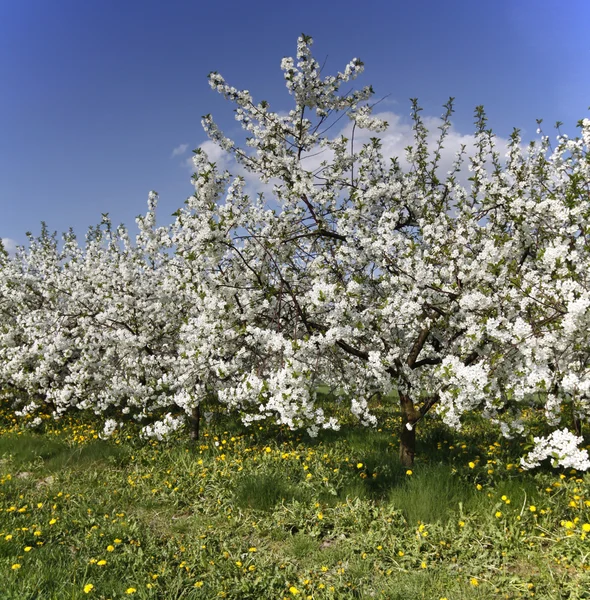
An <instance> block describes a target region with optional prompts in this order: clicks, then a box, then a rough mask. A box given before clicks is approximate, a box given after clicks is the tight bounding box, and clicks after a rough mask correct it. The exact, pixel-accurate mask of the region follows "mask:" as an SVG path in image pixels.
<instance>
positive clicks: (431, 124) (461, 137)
mask: <svg viewBox="0 0 590 600" xmlns="http://www.w3.org/2000/svg"><path fill="white" fill-rule="evenodd" d="M374 116H376V117H378V118H380V119H383V120H384V121H387V123H388V127H387V129H386V130H385V131H383V132H382V133H374V132H372V131H368V130H363V129H358V128H357V129H355V134H354V149H355V151H358V150H360V149H361V148H362V146H363V144H365V143H367V142H369V140H370V138H372V137H378V138H380V140H381V145H382V146H381V148H382V152H383V157H384V158H385V159H386V160H387V159H389V158H393V157H398V158H399V163H400V166H401V167H402V169H403V170H404V171H407V170H408V169H409V164H408V162H407V160H406V151H405V148H407V147H408V146H411V145H414V132H413V130H412V127H413V122H412V121H411V120H410V119H408V118H406V117H403V116H402V115H400V114H397V113H394V112H392V111H383V112H380V113H374ZM422 121H423V123H424V125H425V127H426V128H427V129H428V132H429V133H428V138H427V141H428V146H429V151H430V157H429V161H430V160H432V158H433V155H434V151H435V150H436V148H437V145H438V139H439V137H440V130H439V129H438V127H439V126H440V125H441V123H442V121H441V119H440V118H439V117H434V116H424V115H423V116H422ZM341 135H344V136H345V137H347V138H348V139H351V137H352V121H348V122H346V121H344V120H343V125H342V126H341V128H340V130H334V136H335V137H339V136H341ZM494 143H495V146H496V151H497V152H498V154H499V156H500V163H501V164H505V157H504V155H505V154H506V152H507V149H508V139H507V138H502V137H499V136H497V137H495V139H494ZM463 145H464V146H465V153H464V155H463V164H462V168H461V171H460V173H459V174H458V176H457V181H458V183H459V184H461V185H462V186H464V187H465V188H466V189H468V190H469V189H470V186H471V183H470V182H469V181H468V178H469V177H470V176H471V174H470V173H469V171H468V166H469V157H470V156H473V154H474V149H475V135H474V134H463V133H460V132H459V131H457V130H456V129H455V128H454V127H453V126H451V127H450V128H449V129H448V131H447V136H446V138H445V140H444V141H443V148H442V149H441V151H440V154H441V156H440V159H439V161H438V168H437V175H438V177H439V179H441V180H442V181H444V180H446V178H447V173H448V172H449V171H450V170H451V169H452V166H453V163H454V162H455V160H456V157H457V154H458V152H459V151H460V150H461V146H463ZM199 147H200V148H202V149H203V150H204V151H205V152H206V153H207V156H208V157H209V160H210V161H211V162H215V163H217V167H218V168H219V170H220V171H224V170H225V169H227V170H228V171H229V172H230V173H231V174H232V175H234V176H235V175H241V176H242V177H244V179H245V181H246V193H249V194H256V193H258V192H262V191H264V192H267V193H268V192H270V191H271V190H272V186H269V185H268V184H267V185H265V184H263V183H262V182H261V181H260V179H259V177H258V176H257V175H256V174H255V173H250V172H248V171H246V169H244V167H243V166H242V165H239V164H237V163H236V161H235V160H234V158H233V156H231V155H230V154H229V153H228V152H225V151H224V150H222V149H221V148H220V147H219V146H218V145H217V144H215V143H214V142H212V141H211V140H207V141H206V142H203V143H202V144H201V145H200V146H199ZM521 147H522V148H523V150H525V149H526V147H525V146H524V145H522V146H521ZM331 158H332V152H331V150H329V149H324V150H322V151H319V152H318V150H317V149H316V150H314V151H312V152H311V153H310V154H309V155H308V156H305V155H304V156H303V157H302V160H303V161H304V162H303V165H304V167H305V168H306V169H307V170H308V171H311V172H315V171H317V170H318V169H320V166H321V163H322V162H323V161H327V162H328V163H329V162H330V160H331ZM185 165H186V166H187V168H188V169H189V170H190V172H191V174H192V173H193V172H194V167H193V162H192V158H187V159H186V160H185ZM487 170H488V172H491V169H490V167H489V165H488V168H487Z"/></svg>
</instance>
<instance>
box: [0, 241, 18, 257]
mask: <svg viewBox="0 0 590 600" xmlns="http://www.w3.org/2000/svg"><path fill="white" fill-rule="evenodd" d="M2 245H3V246H4V249H5V250H7V251H8V252H9V253H10V254H13V253H14V252H15V251H16V242H15V241H14V240H11V239H10V238H2Z"/></svg>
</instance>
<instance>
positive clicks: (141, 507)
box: [0, 411, 590, 600]
mask: <svg viewBox="0 0 590 600" xmlns="http://www.w3.org/2000/svg"><path fill="white" fill-rule="evenodd" d="M0 418H1V419H2V423H3V425H2V426H1V429H0V599H2V600H8V599H11V600H26V599H40V600H65V599H77V598H96V599H99V598H101V599H107V598H110V599H112V600H114V599H115V598H133V599H134V600H136V599H140V598H141V599H144V598H145V599H148V598H151V599H155V598H159V599H165V600H173V599H181V598H182V599H187V600H188V599H209V598H211V599H213V598H232V599H236V600H247V599H253V600H254V599H256V600H264V599H269V600H270V599H272V600H280V599H282V598H289V599H293V598H294V599H297V600H302V599H318V600H319V599H340V598H343V599H345V598H359V599H368V598H383V599H387V600H393V599H397V598H399V599H403V600H412V599H415V598H424V599H426V600H439V599H442V598H447V599H448V600H459V599H478V598H480V599H481V598H531V597H535V598H543V599H545V598H548V599H549V598H564V599H565V598H568V599H575V598H590V566H589V562H588V557H589V556H590V476H589V475H583V474H581V473H576V472H573V471H563V472H562V471H553V470H551V469H550V468H547V469H545V470H539V471H537V472H533V473H527V472H522V471H521V470H520V469H519V466H518V456H519V455H520V454H521V453H522V448H520V447H519V446H518V445H517V444H514V443H513V444H509V443H506V442H504V441H502V440H500V438H499V437H498V433H497V432H496V431H494V430H492V429H491V428H489V427H488V426H487V425H486V424H485V423H484V422H482V421H481V420H477V419H473V420H472V421H470V422H468V423H467V424H466V426H465V428H464V430H463V431H462V432H460V433H457V432H449V431H448V430H447V429H446V428H445V427H444V426H443V425H442V424H441V423H440V422H439V421H437V420H436V419H429V420H428V421H427V422H425V423H422V424H421V425H422V427H421V428H420V430H419V434H418V435H419V439H420V444H419V452H418V457H417V461H416V465H415V467H414V469H412V471H406V469H403V468H401V467H400V466H399V464H398V462H397V460H396V455H397V429H398V420H397V419H396V417H395V416H394V415H389V416H388V415H387V414H385V415H384V416H383V419H382V421H381V423H382V424H381V427H380V428H379V429H363V428H361V427H359V426H354V425H352V424H350V425H348V426H346V427H343V429H342V430H341V431H340V432H328V433H324V434H321V435H320V437H318V438H316V439H311V438H309V437H307V435H305V434H298V433H291V432H288V431H281V430H279V429H278V428H276V427H273V426H266V427H260V428H258V426H256V428H255V429H245V428H244V427H243V426H241V425H240V424H239V423H236V422H232V421H228V420H225V421H224V420H218V421H216V422H214V423H212V424H211V425H210V426H205V428H204V430H203V432H202V436H201V440H200V441H199V442H198V443H197V444H196V445H192V446H191V445H190V444H189V443H188V442H187V441H186V440H184V439H182V438H181V437H178V438H176V439H174V440H173V441H172V442H169V443H163V442H142V441H141V440H139V439H138V438H137V436H136V435H135V434H134V433H133V432H132V431H131V430H130V429H129V430H124V431H121V432H119V433H118V434H117V435H116V436H115V437H114V438H112V439H110V440H108V441H103V440H100V439H99V438H98V436H97V431H96V430H95V426H96V425H95V424H93V423H92V421H91V420H89V419H88V418H86V417H81V418H80V420H78V421H73V420H67V421H64V422H62V423H60V424H59V426H57V425H56V424H55V423H53V422H52V421H51V420H47V421H46V422H45V424H44V426H43V428H42V431H40V432H33V431H28V430H26V429H21V428H19V427H18V426H17V425H16V424H15V422H14V421H13V420H12V418H11V417H10V414H9V413H7V412H6V411H5V412H4V413H3V414H2V415H0Z"/></svg>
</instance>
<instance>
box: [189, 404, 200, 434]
mask: <svg viewBox="0 0 590 600" xmlns="http://www.w3.org/2000/svg"><path fill="white" fill-rule="evenodd" d="M190 424H191V440H192V441H193V442H196V441H197V440H198V439H199V427H200V425H201V405H200V404H199V405H197V406H195V407H194V408H193V411H192V413H191V418H190Z"/></svg>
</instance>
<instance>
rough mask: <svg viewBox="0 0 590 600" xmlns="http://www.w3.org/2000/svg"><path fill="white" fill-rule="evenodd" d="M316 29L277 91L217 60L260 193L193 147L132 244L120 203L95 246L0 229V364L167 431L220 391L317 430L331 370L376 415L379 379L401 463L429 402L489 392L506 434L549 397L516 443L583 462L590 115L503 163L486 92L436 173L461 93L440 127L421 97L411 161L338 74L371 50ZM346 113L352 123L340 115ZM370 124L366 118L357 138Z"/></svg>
mask: <svg viewBox="0 0 590 600" xmlns="http://www.w3.org/2000/svg"><path fill="white" fill-rule="evenodd" d="M311 45H312V40H311V38H308V37H306V36H302V37H300V38H299V40H298V45H297V56H296V58H295V59H290V58H285V59H283V62H282V65H281V66H282V70H283V72H284V77H285V81H286V84H287V88H288V90H289V91H290V93H291V94H292V96H293V98H294V107H293V109H292V110H290V111H289V112H288V113H286V114H284V113H277V112H272V111H271V110H270V107H269V105H268V103H267V102H264V101H261V102H258V103H255V102H254V100H253V98H252V96H251V94H250V93H249V92H248V91H240V90H237V89H235V88H233V87H231V86H230V85H228V84H227V83H226V82H225V80H224V79H223V77H222V76H221V75H219V74H218V73H212V74H211V75H210V77H209V81H210V84H211V87H212V88H213V89H215V90H216V91H218V92H219V93H221V94H222V95H223V96H224V97H225V98H226V99H228V100H230V101H231V102H233V103H234V104H235V105H236V109H235V115H236V118H237V120H238V121H239V122H240V123H241V125H242V127H243V128H244V130H245V131H246V134H247V136H248V138H247V142H246V146H245V147H240V146H238V144H236V143H235V142H234V141H232V140H230V139H229V138H227V137H226V136H225V135H224V134H223V133H222V132H221V131H220V130H219V128H218V127H217V125H216V124H215V122H214V120H213V119H212V117H211V116H209V115H208V116H206V117H204V119H203V125H204V127H205V130H206V131H207V133H208V134H209V136H210V137H211V139H212V140H213V141H215V142H216V143H218V144H219V145H220V146H221V148H223V149H224V150H225V151H226V152H228V153H230V154H231V155H232V156H233V157H234V159H235V163H236V165H237V167H238V168H240V169H243V170H245V171H246V172H247V173H251V174H253V175H255V176H256V177H257V178H259V179H260V181H261V182H263V184H265V185H266V189H267V191H266V192H265V193H260V194H258V195H257V196H256V197H254V196H252V195H249V194H248V193H247V189H246V180H245V178H244V177H240V176H235V177H232V175H230V173H228V172H227V171H224V172H221V170H220V169H219V168H218V166H217V165H216V164H215V163H212V162H210V161H209V159H208V157H207V155H206V153H205V152H203V151H202V150H199V151H196V153H195V157H194V162H195V170H196V172H195V174H194V180H193V181H194V184H195V193H194V195H193V196H191V197H190V198H188V199H187V201H186V203H185V206H184V207H183V208H181V209H179V210H178V211H177V212H176V213H175V217H176V218H175V221H174V222H173V223H172V224H171V225H170V227H168V228H156V227H155V221H154V218H155V217H154V210H155V197H150V205H149V211H148V214H147V215H146V217H145V218H141V219H139V220H138V223H139V225H140V235H139V236H138V238H137V240H136V245H135V247H133V246H132V245H131V243H130V241H129V238H128V235H127V232H126V230H124V229H118V230H116V232H112V231H111V230H110V224H109V223H108V221H107V222H106V224H105V227H106V228H107V229H106V231H103V232H102V233H101V232H100V231H96V230H95V231H94V233H93V234H92V235H90V236H89V237H88V239H87V247H86V249H82V248H79V247H78V246H77V245H76V243H75V241H74V238H73V237H66V243H65V246H64V252H65V254H62V255H59V253H58V252H57V248H56V246H55V244H53V243H52V242H51V241H50V240H49V238H47V236H46V235H45V234H44V235H45V237H44V238H43V240H41V241H40V242H39V243H38V244H32V245H31V249H30V250H29V251H28V252H27V251H25V250H22V251H21V252H20V254H18V255H17V257H16V258H15V259H9V258H8V257H7V256H6V255H5V253H1V252H0V315H1V317H0V318H1V319H2V321H1V323H0V325H1V329H0V383H2V382H4V383H6V382H8V383H9V384H10V385H14V384H16V383H19V384H20V385H21V387H22V388H25V389H26V390H27V391H28V392H31V393H32V392H34V393H35V394H37V395H39V396H43V395H45V397H46V398H50V399H51V402H53V403H54V405H55V410H56V412H57V413H59V414H61V412H63V411H65V410H68V408H70V407H76V408H80V407H82V408H91V409H92V410H94V411H95V412H97V413H102V414H104V415H105V417H108V420H107V423H106V430H105V431H106V433H108V432H109V431H112V430H113V428H114V427H115V426H116V422H115V421H114V420H113V419H112V418H111V416H112V415H113V414H115V411H114V410H113V409H117V410H123V411H124V412H127V413H128V414H132V415H133V416H135V417H136V418H137V419H139V420H140V421H145V422H146V426H145V428H144V432H145V433H146V434H147V435H154V436H156V437H162V436H163V435H165V434H166V433H167V432H169V431H171V430H173V429H176V428H178V427H179V426H181V425H182V424H183V422H185V421H187V420H188V421H191V422H192V423H193V425H194V426H196V427H198V418H199V407H200V406H201V405H202V403H203V401H204V400H205V399H207V398H210V397H215V398H216V400H217V401H219V402H221V403H222V404H223V405H224V406H225V407H226V408H227V409H228V410H229V411H230V412H234V413H237V414H239V415H240V416H241V418H242V419H243V420H244V422H246V423H251V422H254V421H257V420H261V419H268V418H272V419H274V420H275V421H276V422H278V423H281V424H284V425H286V426H288V427H291V428H300V427H307V428H308V431H309V433H310V434H311V435H316V434H317V433H318V431H319V429H320V428H337V427H338V421H337V418H336V414H335V413H336V412H337V411H331V410H330V406H326V405H325V403H324V404H322V403H319V402H318V398H317V390H318V387H319V386H320V384H321V385H328V386H329V387H330V388H331V390H332V394H333V398H335V402H336V403H338V410H342V408H343V407H344V406H345V405H347V406H348V407H349V408H350V411H351V412H352V413H353V414H354V415H356V416H357V417H358V418H359V420H360V421H361V422H362V423H363V424H365V425H374V424H375V423H376V419H375V417H374V415H373V414H371V410H370V404H371V398H373V397H375V396H376V395H377V396H381V397H386V396H387V397H392V396H393V397H395V398H396V399H397V400H396V402H398V403H399V410H400V414H401V421H402V422H401V432H400V460H401V463H402V464H403V465H406V466H411V465H412V464H413V461H414V455H415V440H416V437H415V436H416V427H417V426H418V424H419V422H420V421H421V420H422V419H423V418H424V417H425V416H426V415H427V414H428V413H429V412H430V411H438V412H439V413H440V414H441V415H442V417H443V419H444V420H445V422H446V423H447V424H448V425H450V426H451V427H460V423H461V417H462V415H464V414H465V413H466V412H468V411H475V410H476V411H481V412H483V414H484V415H485V416H486V417H487V418H488V419H490V420H491V421H493V422H495V423H497V424H498V425H499V426H500V427H501V429H502V432H503V433H504V434H505V435H507V436H511V435H515V434H518V435H521V434H526V433H527V430H526V427H527V420H526V419H523V413H524V412H525V411H527V410H534V411H537V412H542V413H543V414H544V415H545V416H546V419H547V422H548V423H549V425H550V426H551V428H553V431H552V432H551V433H550V434H549V435H548V436H547V437H539V438H536V439H535V447H534V449H533V450H532V452H531V453H530V454H529V455H528V456H527V457H526V458H523V465H524V466H526V467H532V466H535V465H537V464H539V462H540V461H541V460H543V459H544V458H546V457H550V458H552V459H553V460H554V462H555V464H561V465H564V466H573V467H576V468H579V469H586V468H588V467H590V461H589V460H588V455H587V452H586V451H585V450H582V449H580V447H579V446H580V443H581V438H580V437H579V434H580V427H581V423H582V422H583V421H584V420H587V419H588V417H589V416H590V377H589V375H588V365H589V360H590V352H589V350H588V349H589V348H590V340H589V339H588V338H589V333H588V332H589V331H590V327H589V325H590V323H589V319H590V311H589V310H588V309H589V306H590V294H589V291H588V289H589V288H588V283H589V281H588V267H589V263H590V261H589V251H590V246H589V243H590V239H589V237H588V231H587V225H586V223H587V222H588V219H589V217H590V202H589V199H590V196H589V194H590V159H589V158H588V147H589V146H590V120H588V119H584V120H583V121H581V122H580V123H579V125H580V127H581V130H582V137H581V139H580V138H576V139H574V140H570V139H569V138H568V137H567V136H563V135H560V136H559V137H558V143H557V146H556V147H555V148H554V149H553V148H551V147H550V143H549V138H548V137H547V136H542V138H541V141H540V143H532V144H531V145H530V146H529V148H528V149H523V148H522V145H521V138H520V136H519V132H518V130H515V131H514V132H513V134H512V136H511V138H510V143H509V145H508V152H507V154H506V156H505V164H504V165H503V164H502V162H501V160H500V155H499V152H498V150H497V149H496V145H495V137H494V135H493V133H492V131H491V130H490V129H488V128H487V121H486V117H485V114H484V112H483V109H482V108H481V107H478V108H477V109H476V113H475V119H476V120H475V125H476V132H475V152H474V153H473V155H472V156H467V154H466V151H465V148H464V147H463V148H462V149H461V151H460V152H459V153H458V154H457V156H456V159H455V162H454V164H453V166H452V168H451V170H450V171H448V173H446V176H445V177H442V175H441V173H440V170H441V166H440V162H441V151H442V149H443V146H444V143H445V140H446V139H447V136H448V132H449V129H450V127H451V123H450V117H451V115H452V113H453V103H452V99H451V100H449V102H448V104H446V105H445V109H446V110H445V113H444V114H443V116H442V119H441V125H440V127H439V129H440V131H441V133H440V136H439V139H438V142H437V143H436V144H435V146H434V148H431V147H430V146H429V143H428V131H427V129H426V127H425V125H424V122H423V120H422V118H421V115H420V112H421V109H420V107H419V106H418V103H417V101H415V100H413V101H412V118H413V133H414V143H413V145H412V146H410V147H408V148H407V149H406V160H407V163H408V164H409V168H406V169H404V168H403V167H402V165H401V161H400V160H399V159H398V158H397V157H393V158H391V159H389V158H388V157H386V156H384V152H383V149H382V145H381V141H380V137H379V136H380V133H381V132H383V131H384V130H385V129H386V127H387V124H386V123H385V122H384V121H382V120H380V119H379V118H377V117H376V116H375V115H374V114H373V108H374V105H372V104H371V98H372V96H373V90H372V89H371V88H370V87H365V88H362V89H361V90H358V91H352V92H347V93H342V92H341V88H342V86H343V85H344V84H347V83H348V82H350V81H351V80H353V79H355V78H356V77H357V76H358V75H359V74H360V73H361V72H362V70H363V64H362V63H361V62H360V61H359V60H357V59H354V60H353V61H351V62H350V63H349V64H348V65H347V66H346V67H345V69H344V71H343V72H341V73H338V74H336V75H335V76H327V77H323V76H322V74H321V69H320V66H319V64H318V63H317V61H316V60H315V59H314V58H313V56H312V54H311ZM341 116H345V117H346V118H347V119H349V122H350V127H349V128H348V131H349V133H348V134H347V135H346V136H345V135H339V136H335V137H334V136H333V129H332V127H333V125H334V124H335V123H336V122H338V119H339V118H340V117H341ZM361 130H369V131H372V132H374V137H372V138H370V139H369V141H368V142H366V143H363V144H360V143H359V142H358V132H359V131H361ZM331 136H332V137H331ZM355 138H356V143H355ZM463 165H466V166H467V167H468V168H469V171H470V174H471V176H470V179H469V181H470V185H469V188H468V189H466V188H465V187H463V186H462V185H461V184H460V183H459V181H458V179H459V174H460V172H461V169H462V168H463ZM172 250H173V252H172ZM66 263H67V265H68V266H67V268H66V266H65V264H66ZM31 264H33V265H34V268H30V265H31ZM31 307H33V308H34V309H35V310H34V311H33V312H32V311H31V310H30V309H31ZM56 315H60V319H56V317H55V316H56ZM39 323H41V324H42V326H37V325H38V324H39ZM41 338H43V339H44V340H45V341H44V342H42V343H41V342H40V339H41ZM58 346H59V347H58ZM48 350H50V351H48ZM40 365H45V366H44V367H43V368H40ZM23 373H24V374H25V375H26V376H25V375H23ZM56 373H58V374H59V377H57V376H56ZM38 406H39V401H38V400H33V401H32V402H29V403H28V404H27V405H26V406H24V407H22V411H23V412H31V413H32V412H34V411H35V410H36V408H38Z"/></svg>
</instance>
